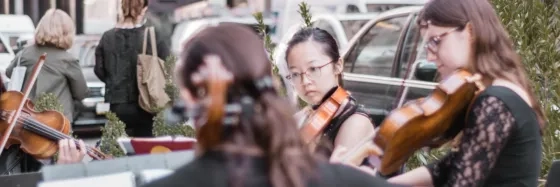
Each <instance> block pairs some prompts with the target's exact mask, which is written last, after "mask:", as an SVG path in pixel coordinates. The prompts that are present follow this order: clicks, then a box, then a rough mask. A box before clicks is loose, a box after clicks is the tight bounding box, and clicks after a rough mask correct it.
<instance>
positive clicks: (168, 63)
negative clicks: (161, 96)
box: [164, 55, 179, 103]
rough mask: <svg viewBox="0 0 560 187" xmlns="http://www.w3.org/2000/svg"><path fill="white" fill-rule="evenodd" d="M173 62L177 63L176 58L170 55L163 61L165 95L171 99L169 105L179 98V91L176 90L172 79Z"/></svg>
mask: <svg viewBox="0 0 560 187" xmlns="http://www.w3.org/2000/svg"><path fill="white" fill-rule="evenodd" d="M175 62H177V57H175V56H173V55H171V56H169V57H167V59H165V63H164V67H165V71H166V73H165V93H167V95H168V96H169V98H170V99H171V103H173V102H174V101H175V100H176V99H177V97H179V89H178V88H177V86H176V84H175V81H174V79H173V72H174V69H175Z"/></svg>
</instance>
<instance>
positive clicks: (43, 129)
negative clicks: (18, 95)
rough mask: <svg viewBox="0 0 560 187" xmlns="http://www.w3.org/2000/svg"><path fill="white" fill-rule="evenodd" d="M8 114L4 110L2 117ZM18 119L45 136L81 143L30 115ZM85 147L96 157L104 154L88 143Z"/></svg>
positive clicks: (25, 125)
mask: <svg viewBox="0 0 560 187" xmlns="http://www.w3.org/2000/svg"><path fill="white" fill-rule="evenodd" d="M6 114H7V113H6V112H5V111H2V117H7V116H6ZM8 115H9V114H8ZM3 119H4V120H6V119H5V118H3ZM17 121H18V122H21V123H23V124H24V128H25V127H27V128H30V129H29V130H32V131H36V132H39V133H43V134H44V135H45V136H50V138H52V139H57V140H61V139H72V140H73V141H74V143H75V144H76V145H79V143H78V141H77V140H76V139H74V138H72V137H70V136H68V135H66V134H63V133H61V132H59V131H57V130H55V129H53V128H51V127H49V126H46V125H43V124H42V123H41V122H38V121H36V120H35V119H33V118H29V117H28V116H22V118H19V119H18V120H17ZM85 148H86V151H87V152H88V153H89V154H90V156H92V155H91V154H94V155H95V157H97V158H100V157H103V156H100V155H99V153H98V152H97V150H96V149H93V148H91V147H89V146H87V145H86V146H85Z"/></svg>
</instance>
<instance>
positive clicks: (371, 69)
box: [344, 15, 408, 76]
mask: <svg viewBox="0 0 560 187" xmlns="http://www.w3.org/2000/svg"><path fill="white" fill-rule="evenodd" d="M407 18H408V15H404V16H403V15H401V16H398V17H392V18H388V19H385V20H381V21H379V22H377V23H375V24H374V25H373V27H371V28H370V29H369V30H368V31H366V33H365V34H364V35H362V36H361V37H360V38H358V40H356V43H355V44H354V45H353V46H352V48H351V49H350V51H349V54H348V56H347V58H346V59H345V63H344V70H345V72H351V73H359V74H367V75H376V76H391V69H392V66H393V61H394V58H395V52H396V50H397V47H398V43H399V39H400V36H401V33H402V32H403V29H405V24H406V23H407Z"/></svg>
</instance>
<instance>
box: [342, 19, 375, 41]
mask: <svg viewBox="0 0 560 187" xmlns="http://www.w3.org/2000/svg"><path fill="white" fill-rule="evenodd" d="M368 21H369V19H362V20H342V21H340V23H341V24H342V27H343V28H344V33H346V38H348V40H350V39H351V38H352V37H353V36H354V35H355V34H356V33H358V31H360V29H361V28H362V27H363V26H364V25H365V24H366V23H367V22H368Z"/></svg>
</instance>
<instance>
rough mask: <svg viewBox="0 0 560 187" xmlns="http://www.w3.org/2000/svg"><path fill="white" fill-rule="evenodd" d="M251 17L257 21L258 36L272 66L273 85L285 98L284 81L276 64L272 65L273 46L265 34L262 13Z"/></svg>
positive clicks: (268, 36)
mask: <svg viewBox="0 0 560 187" xmlns="http://www.w3.org/2000/svg"><path fill="white" fill-rule="evenodd" d="M253 17H254V18H255V19H256V20H257V30H258V31H259V34H261V35H262V37H263V40H264V47H265V50H266V52H268V58H269V60H270V62H271V65H272V70H271V74H272V79H273V80H274V84H275V85H276V87H277V88H278V91H279V94H280V95H281V96H286V95H287V90H286V87H285V86H284V85H285V84H284V80H283V79H282V75H280V70H279V69H278V66H277V65H276V64H274V63H273V62H274V44H273V43H272V40H271V39H270V35H269V34H268V33H267V32H266V28H267V26H266V24H265V23H264V17H263V14H262V12H257V13H254V14H253Z"/></svg>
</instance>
